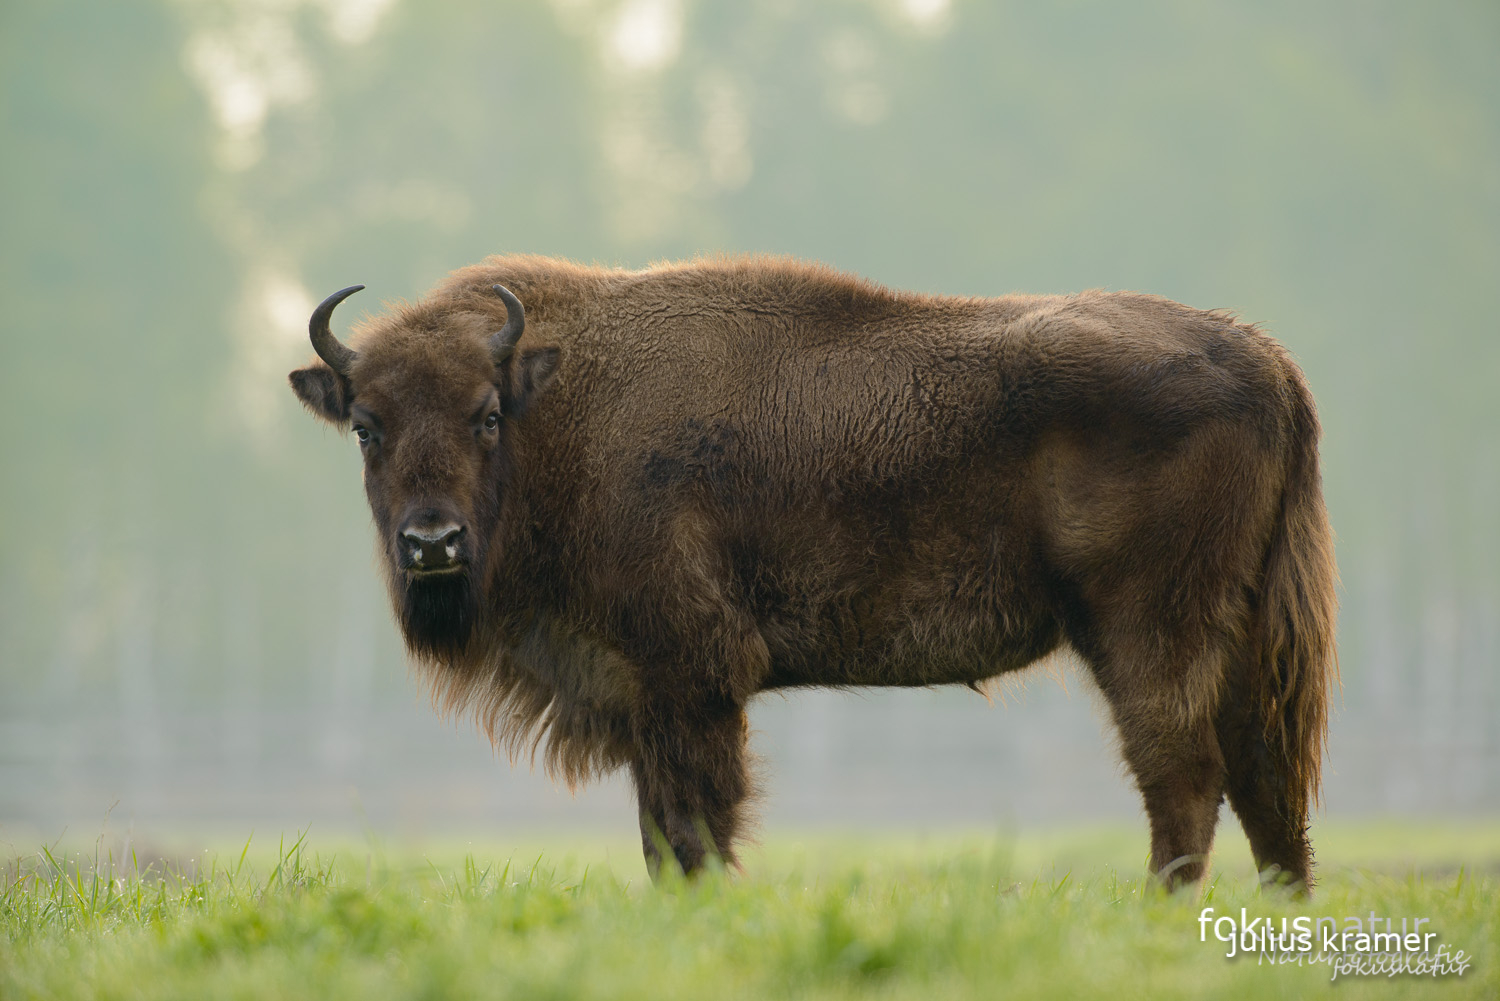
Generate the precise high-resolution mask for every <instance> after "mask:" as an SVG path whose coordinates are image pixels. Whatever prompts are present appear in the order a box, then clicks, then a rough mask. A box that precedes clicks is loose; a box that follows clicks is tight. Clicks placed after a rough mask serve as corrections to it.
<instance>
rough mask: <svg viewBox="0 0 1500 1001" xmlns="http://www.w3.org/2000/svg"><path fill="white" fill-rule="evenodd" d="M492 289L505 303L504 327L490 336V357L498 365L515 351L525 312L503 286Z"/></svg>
mask: <svg viewBox="0 0 1500 1001" xmlns="http://www.w3.org/2000/svg"><path fill="white" fill-rule="evenodd" d="M494 289H495V294H496V295H498V296H499V297H500V299H501V301H502V302H504V303H505V326H503V327H501V328H500V329H499V330H497V331H496V332H495V333H493V334H491V335H490V357H491V358H493V359H494V360H495V364H496V365H498V364H500V363H501V362H503V361H504V360H505V359H507V358H509V357H510V356H511V354H512V353H514V351H515V350H516V341H519V340H520V339H521V331H523V330H525V329H526V310H524V309H522V308H521V300H520V299H517V298H516V297H515V296H513V295H511V294H510V289H508V288H506V287H505V286H504V285H496V286H494Z"/></svg>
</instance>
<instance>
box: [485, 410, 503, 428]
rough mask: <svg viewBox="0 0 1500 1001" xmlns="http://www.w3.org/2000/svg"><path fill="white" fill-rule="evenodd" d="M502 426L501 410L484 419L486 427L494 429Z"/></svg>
mask: <svg viewBox="0 0 1500 1001" xmlns="http://www.w3.org/2000/svg"><path fill="white" fill-rule="evenodd" d="M499 426H500V411H498V410H497V411H495V412H494V413H492V414H490V415H489V416H488V417H486V418H485V419H484V429H485V430H486V431H493V430H495V429H496V428H497V427H499Z"/></svg>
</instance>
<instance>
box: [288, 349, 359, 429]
mask: <svg viewBox="0 0 1500 1001" xmlns="http://www.w3.org/2000/svg"><path fill="white" fill-rule="evenodd" d="M287 379H288V381H290V382H291V384H292V392H294V393H296V394H297V399H299V400H301V401H302V405H303V406H305V407H306V408H307V409H308V410H311V411H312V412H313V416H315V417H321V418H322V419H323V420H325V421H327V422H328V423H330V424H334V425H336V426H338V427H344V426H346V425H347V424H348V423H349V404H350V402H351V398H352V396H353V394H352V393H350V392H349V380H347V379H345V378H344V377H343V376H341V375H339V374H338V373H337V372H335V371H334V370H333V369H331V368H329V367H328V366H327V365H324V364H322V363H321V362H319V363H317V364H314V365H309V366H307V367H306V368H299V369H297V370H296V371H295V372H293V373H292V374H291V375H289V376H287Z"/></svg>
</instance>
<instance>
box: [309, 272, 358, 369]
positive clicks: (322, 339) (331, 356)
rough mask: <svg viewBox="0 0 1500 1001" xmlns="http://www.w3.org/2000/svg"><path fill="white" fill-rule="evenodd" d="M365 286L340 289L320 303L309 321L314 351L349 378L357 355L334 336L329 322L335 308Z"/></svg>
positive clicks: (332, 367) (331, 366) (330, 366)
mask: <svg viewBox="0 0 1500 1001" xmlns="http://www.w3.org/2000/svg"><path fill="white" fill-rule="evenodd" d="M362 288H364V286H363V285H350V286H349V287H348V288H342V289H339V290H338V291H337V292H335V293H333V295H331V296H329V297H328V298H327V299H324V300H323V301H322V302H320V303H318V308H317V309H315V310H313V314H312V319H311V320H308V321H307V332H308V334H310V335H311V336H312V346H313V350H314V351H316V352H317V353H318V357H319V358H321V359H323V360H324V361H326V362H327V363H328V367H329V368H331V369H333V370H334V371H335V372H337V373H338V374H339V375H342V376H344V377H345V378H348V376H349V369H350V367H351V366H352V365H353V364H354V359H355V357H356V354H355V352H354V351H352V350H350V349H349V348H346V347H344V345H342V344H340V343H339V339H338V338H337V337H335V336H333V332H332V331H330V330H329V329H328V320H329V318H330V317H332V316H333V310H334V307H336V306H337V305H338V304H339V303H341V302H343V301H344V300H345V299H347V298H349V297H350V296H351V295H353V294H354V293H356V292H358V291H359V290H360V289H362Z"/></svg>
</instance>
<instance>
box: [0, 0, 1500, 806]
mask: <svg viewBox="0 0 1500 1001" xmlns="http://www.w3.org/2000/svg"><path fill="white" fill-rule="evenodd" d="M1033 8H1035V9H1033ZM1497 42H1500V10H1497V9H1496V8H1495V7H1494V6H1492V5H1484V4H1457V3H1440V4H1436V5H1422V6H1415V7H1414V6H1412V5H1409V4H1402V3H1396V2H1377V3H1373V4H1372V3H1360V4H1354V3H1330V4H1321V5H1316V6H1309V5H1306V4H1301V3H1290V2H1288V3H1266V4H1258V5H1254V6H1253V7H1247V6H1245V5H1235V4H1219V3H1207V4H1179V3H1168V2H1161V3H1146V4H1139V5H1128V6H1121V5H1111V4H1066V5H1063V4H1055V5H1044V6H1041V7H1036V5H1024V6H1023V5H1012V4H991V3H979V2H953V3H949V2H947V0H901V2H897V0H884V2H881V0H870V2H853V0H848V2H827V3H793V2H790V0H759V2H751V3H745V4H733V5H731V4H709V3H706V2H702V0H699V2H687V0H683V2H673V0H623V2H618V0H554V2H552V3H540V2H529V3H521V2H477V0H474V2H464V0H434V2H426V3H422V4H416V3H413V2H411V0H196V2H193V0H175V2H151V0H137V2H133V3H104V2H92V0H50V2H40V0H10V2H8V3H6V4H5V5H4V6H3V7H0V148H3V150H4V154H3V156H0V203H3V207H4V208H3V224H0V302H3V307H4V308H3V309H0V831H4V830H6V829H15V828H17V827H24V828H26V829H28V830H37V831H41V832H44V833H49V834H55V833H57V832H59V831H61V830H63V829H64V828H71V829H73V830H75V831H84V832H87V831H94V830H98V829H99V827H100V826H101V825H102V824H103V823H104V822H105V817H106V816H107V815H108V816H110V817H111V822H112V823H116V824H120V823H129V824H134V825H137V826H139V827H141V828H155V829H161V830H172V829H190V828H191V829H203V828H209V827H213V828H216V829H225V830H231V831H233V830H239V829H241V828H244V829H248V828H250V827H258V828H259V829H262V830H264V829H267V828H268V827H269V828H274V827H275V826H276V825H282V826H283V827H285V828H287V829H291V828H294V827H298V826H305V825H307V824H312V823H315V824H320V825H323V826H324V827H325V828H348V829H357V828H359V827H361V826H369V827H373V828H376V829H380V830H402V831H411V832H418V833H437V832H442V831H452V830H465V831H476V830H503V829H505V828H507V827H515V826H544V827H554V828H562V827H570V828H571V827H577V828H580V829H589V830H600V831H611V832H617V831H629V830H632V829H633V827H634V823H635V821H634V808H633V806H631V805H629V797H628V795H627V791H626V789H625V787H624V785H623V783H621V782H619V781H612V782H606V783H603V784H601V785H599V786H597V787H595V788H591V789H589V790H586V791H582V792H579V793H578V794H577V795H574V794H571V793H570V792H569V791H568V790H566V789H563V788H560V787H558V786H556V785H554V784H553V783H552V782H551V781H550V780H549V779H548V778H547V776H545V775H544V774H543V773H542V771H541V769H540V767H538V768H537V769H536V770H535V771H533V770H531V769H530V768H529V763H528V762H526V761H521V762H518V763H517V764H516V766H515V767H514V768H512V767H511V766H510V765H508V764H507V763H506V761H505V760H504V759H503V757H497V756H496V755H495V754H494V753H493V752H492V751H491V750H490V748H489V746H488V744H487V743H486V742H485V740H484V738H483V737H482V736H481V735H480V734H478V733H477V732H476V731H475V729H474V727H473V726H472V725H471V723H470V722H469V721H468V720H464V719H459V720H443V719H441V718H440V717H439V716H437V715H436V714H435V713H434V712H433V711H432V709H431V708H430V707H429V705H428V703H427V699H426V693H425V691H424V690H423V689H422V687H421V685H420V683H419V682H418V680H417V679H416V678H415V677H414V676H412V675H411V674H410V673H409V672H408V669H407V667H406V665H405V661H404V658H403V654H402V651H401V647H400V642H399V638H398V637H397V635H396V632H395V630H394V628H393V625H392V623H391V621H390V614H389V609H388V606H387V602H386V598H385V596H384V593H383V591H382V589H381V587H380V584H379V580H378V576H377V567H376V564H375V560H374V541H373V533H372V531H371V525H370V518H369V514H368V511H367V508H366V506H365V502H364V498H363V494H362V492H361V488H360V480H359V465H360V463H359V457H358V453H357V448H356V446H355V444H354V443H353V441H352V439H348V438H345V437H341V436H340V435H338V434H337V433H335V432H333V431H331V430H327V429H325V428H323V427H322V426H321V425H318V424H316V423H315V422H314V421H312V420H311V419H309V418H308V417H307V416H306V414H305V413H303V412H302V410H301V408H300V406H299V405H298V404H297V401H296V399H295V398H294V397H293V395H292V393H291V392H290V391H289V389H288V388H287V385H286V373H287V371H288V370H289V369H291V368H293V367H295V366H297V365H298V364H301V363H302V362H304V361H305V360H306V359H307V358H309V357H310V356H311V352H310V350H309V347H308V344H307V336H306V323H307V315H308V313H309V311H310V310H311V308H312V305H313V304H314V303H315V302H316V301H317V300H318V299H321V298H322V297H323V296H324V295H325V294H327V293H328V292H331V291H332V290H334V289H336V288H339V287H342V286H344V285H348V284H351V283H355V282H362V283H365V284H366V285H368V286H369V289H370V290H369V291H367V292H365V293H363V295H362V296H361V297H360V298H359V299H355V300H353V301H352V302H351V303H350V304H348V305H346V306H345V307H344V310H343V312H348V313H349V314H350V315H349V316H344V315H342V312H341V315H340V317H339V319H338V321H336V329H343V328H342V327H341V326H338V324H341V323H346V322H349V321H351V320H353V319H355V318H356V316H357V314H358V313H359V312H360V311H361V310H376V309H378V308H379V303H380V302H382V301H384V302H394V301H398V300H402V299H413V298H415V297H417V296H419V295H421V294H422V293H423V292H424V291H425V290H426V289H427V288H429V287H431V286H432V285H433V284H434V283H436V282H437V281H438V280H439V279H441V278H442V277H443V275H445V274H446V273H447V272H448V271H450V270H452V269H454V268H457V267H460V266H462V265H465V264H469V263H472V262H474V261H477V260H479V259H480V258H482V257H483V256H485V255H486V254H490V253H500V252H535V253H547V254H555V255H559V256H565V257H569V258H574V259H579V260H584V261H600V262H606V263H613V264H620V265H624V266H628V267H640V266H644V265H646V264H648V263H650V262H652V261H655V260H660V259H663V258H675V257H683V256H690V255H693V254H697V253H706V252H716V251H730V252H741V251H768V252H775V253H787V254H794V255H797V256H800V257H807V258H813V259H818V260H822V261H826V262H828V263H830V264H832V265H835V266H837V267H839V268H843V269H846V270H850V271H854V272H857V273H860V274H863V275H865V276H867V277H869V278H872V279H874V280H877V281H880V282H882V283H885V284H888V285H890V286H893V287H898V288H906V289H916V290H921V291H926V292H938V293H958V294H968V295H998V294H1003V293H1007V292H1011V291H1025V292H1068V291H1076V290H1080V289H1084V288H1091V287H1105V288H1117V289H1137V290H1141V291H1148V292H1154V293H1159V294H1162V295H1166V296H1170V297H1172V298H1175V299H1179V300H1182V301H1184V302H1188V303H1191V304H1193V305H1197V306H1203V307H1224V308H1229V309H1232V310H1234V311H1236V312H1237V313H1239V314H1240V315H1241V316H1242V317H1244V318H1245V319H1247V320H1251V321H1255V322H1257V323H1260V324H1262V325H1263V326H1264V327H1265V328H1266V329H1267V330H1268V331H1270V332H1271V333H1272V334H1274V335H1275V336H1276V337H1278V338H1279V339H1281V340H1282V342H1283V343H1285V344H1286V345H1287V346H1288V347H1289V348H1290V349H1291V351H1292V352H1293V353H1294V354H1295V355H1296V356H1297V358H1298V359H1299V361H1300V362H1301V364H1302V365H1303V367H1304V369H1305V371H1306V374H1307V377H1308V380H1309V382H1310V384H1311V386H1312V388H1313V392H1314V394H1315V396H1316V398H1317V400H1318V404H1319V408H1320V414H1321V417H1322V421H1323V425H1324V441H1323V446H1322V461H1323V470H1324V477H1325V488H1326V493H1327V498H1328V503H1329V508H1330V513H1331V517H1332V521H1333V525H1334V528H1335V531H1336V533H1337V537H1338V541H1337V546H1338V560H1339V565H1340V570H1341V573H1342V578H1343V583H1342V589H1341V592H1340V599H1341V603H1342V611H1341V618H1340V627H1339V644H1340V658H1341V659H1340V664H1341V670H1342V677H1343V689H1342V693H1341V695H1340V696H1339V698H1338V702H1337V704H1336V707H1335V711H1334V715H1333V720H1332V734H1331V738H1330V759H1329V770H1328V773H1327V777H1326V789H1325V793H1326V795H1325V800H1326V807H1325V809H1326V815H1328V816H1350V817H1353V816H1367V815H1375V814H1384V815H1424V816H1432V815H1459V814H1494V813H1495V812H1496V811H1497V810H1500V737H1497V722H1500V569H1497V568H1500V516H1497V512H1500V391H1497V388H1496V387H1497V381H1500V330H1497V325H1496V321H1495V314H1494V312H1493V307H1492V299H1493V295H1494V288H1495V284H1496V276H1497V275H1500V172H1497V170H1496V168H1495V165H1496V164H1497V163H1500V61H1497V60H1496V59H1495V58H1494V55H1495V52H1496V43H1497ZM362 300H363V301H362ZM752 725H753V727H754V729H755V731H756V734H755V737H754V745H755V747H756V749H757V752H758V753H759V754H760V755H761V756H762V758H763V759H764V764H765V766H766V769H765V774H766V779H767V780H766V790H765V791H766V797H765V800H764V804H763V808H762V813H763V816H764V818H765V820H766V822H767V823H768V824H772V825H775V824H784V825H834V826H862V827H911V826H943V825H1047V824H1062V823H1072V822H1079V821H1090V820H1098V819H1108V818H1125V817H1135V816H1137V815H1138V814H1139V808H1138V804H1137V797H1136V795H1135V793H1134V791H1133V790H1132V788H1131V786H1130V784H1129V781H1128V779H1127V778H1125V776H1124V774H1123V772H1122V769H1121V767H1120V765H1119V762H1118V755H1117V752H1116V751H1115V749H1114V746H1113V744H1112V741H1111V739H1110V738H1109V736H1108V732H1107V726H1106V724H1105V721H1104V719H1103V717H1102V715H1101V712H1100V709H1099V704H1098V703H1097V701H1096V699H1095V697H1094V696H1093V695H1092V693H1091V691H1090V688H1089V685H1088V682H1087V681H1086V679H1085V678H1084V677H1082V676H1081V675H1080V674H1079V673H1077V672H1076V671H1074V670H1073V668H1072V667H1071V666H1070V665H1069V664H1068V663H1067V662H1065V661H1062V662H1058V663H1056V664H1054V665H1052V666H1051V670H1050V671H1045V670H1038V671H1033V672H1030V673H1028V674H1027V675H1025V676H1024V678H1022V679H1019V680H1018V681H1017V682H1016V683H1015V684H1012V685H1009V686H1007V687H1006V688H1005V689H1004V691H1003V692H1002V694H1001V695H1000V696H999V697H997V698H996V699H995V701H994V704H993V705H992V704H990V703H989V702H988V701H986V699H984V698H982V697H980V696H978V695H976V694H974V693H972V692H967V691H948V690H944V691H915V692H876V691H871V692H866V693H829V692H803V693H795V694H789V695H787V696H785V697H783V696H780V695H777V696H769V697H761V698H760V699H759V700H757V702H756V703H755V704H754V707H753V710H752ZM7 825H8V827H7Z"/></svg>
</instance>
